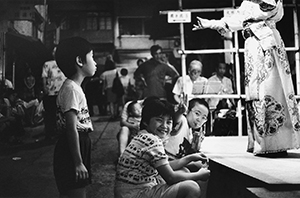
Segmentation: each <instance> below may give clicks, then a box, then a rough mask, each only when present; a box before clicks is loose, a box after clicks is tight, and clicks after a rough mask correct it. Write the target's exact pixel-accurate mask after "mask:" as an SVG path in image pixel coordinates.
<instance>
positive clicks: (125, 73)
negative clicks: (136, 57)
mask: <svg viewBox="0 0 300 198" xmlns="http://www.w3.org/2000/svg"><path fill="white" fill-rule="evenodd" d="M120 73H121V74H122V76H126V75H127V74H128V70H127V69H126V68H122V69H121V71H120Z"/></svg>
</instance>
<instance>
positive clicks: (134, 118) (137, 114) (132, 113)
mask: <svg viewBox="0 0 300 198" xmlns="http://www.w3.org/2000/svg"><path fill="white" fill-rule="evenodd" d="M127 113H128V118H127V122H129V123H131V124H133V125H140V122H141V119H142V106H141V104H140V103H138V101H137V100H134V101H132V102H130V103H129V105H128V107H127ZM137 132H138V130H137V129H136V128H133V129H131V130H130V137H131V138H132V137H134V136H135V135H136V134H137Z"/></svg>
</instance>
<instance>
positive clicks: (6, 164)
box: [0, 116, 120, 198]
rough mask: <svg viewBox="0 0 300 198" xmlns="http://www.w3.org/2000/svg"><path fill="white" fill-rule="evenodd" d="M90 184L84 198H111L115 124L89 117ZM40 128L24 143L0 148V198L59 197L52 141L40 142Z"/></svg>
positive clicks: (114, 158) (41, 128) (106, 119)
mask: <svg viewBox="0 0 300 198" xmlns="http://www.w3.org/2000/svg"><path fill="white" fill-rule="evenodd" d="M92 121H93V125H94V132H93V133H91V139H92V173H93V175H92V184H91V185H89V186H88V188H87V197H88V198H96V197H97V198H102V197H103V198H104V197H105V198H113V197H114V196H113V195H114V194H113V187H114V179H115V163H114V162H115V161H116V160H117V150H118V149H117V148H118V147H117V140H116V134H117V133H118V131H119V129H120V125H119V121H111V120H109V118H108V117H103V116H101V117H100V116H95V117H92ZM43 127H44V126H43V125H41V126H37V127H34V128H30V129H29V130H28V134H27V137H26V138H25V139H24V142H25V144H23V145H18V146H4V147H3V146H1V147H0V197H1V198H4V197H29V198H54V197H59V194H58V191H57V189H56V185H55V180H54V176H53V170H52V158H53V151H54V145H55V142H54V141H53V142H46V141H43V136H44V135H43Z"/></svg>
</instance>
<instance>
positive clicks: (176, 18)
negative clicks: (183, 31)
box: [168, 11, 191, 23]
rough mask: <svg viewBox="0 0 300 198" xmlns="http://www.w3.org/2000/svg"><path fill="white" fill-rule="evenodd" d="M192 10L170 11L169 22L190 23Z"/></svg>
mask: <svg viewBox="0 0 300 198" xmlns="http://www.w3.org/2000/svg"><path fill="white" fill-rule="evenodd" d="M190 22H191V12H181V11H178V12H168V23H190Z"/></svg>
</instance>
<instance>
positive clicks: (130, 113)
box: [117, 100, 144, 155]
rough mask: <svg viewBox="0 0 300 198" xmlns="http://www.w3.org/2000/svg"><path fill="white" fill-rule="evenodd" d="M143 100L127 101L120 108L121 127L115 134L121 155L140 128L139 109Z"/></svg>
mask: <svg viewBox="0 0 300 198" xmlns="http://www.w3.org/2000/svg"><path fill="white" fill-rule="evenodd" d="M143 101H144V100H138V101H136V100H135V101H129V102H127V103H126V104H125V105H124V107H123V110H122V114H121V121H120V124H121V129H120V131H119V133H118V135H117V139H118V142H119V155H121V154H122V153H123V152H124V150H125V148H126V146H127V145H128V143H129V142H130V140H131V139H132V138H133V137H134V136H135V135H136V134H137V132H138V131H139V129H140V121H141V110H142V104H143Z"/></svg>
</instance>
